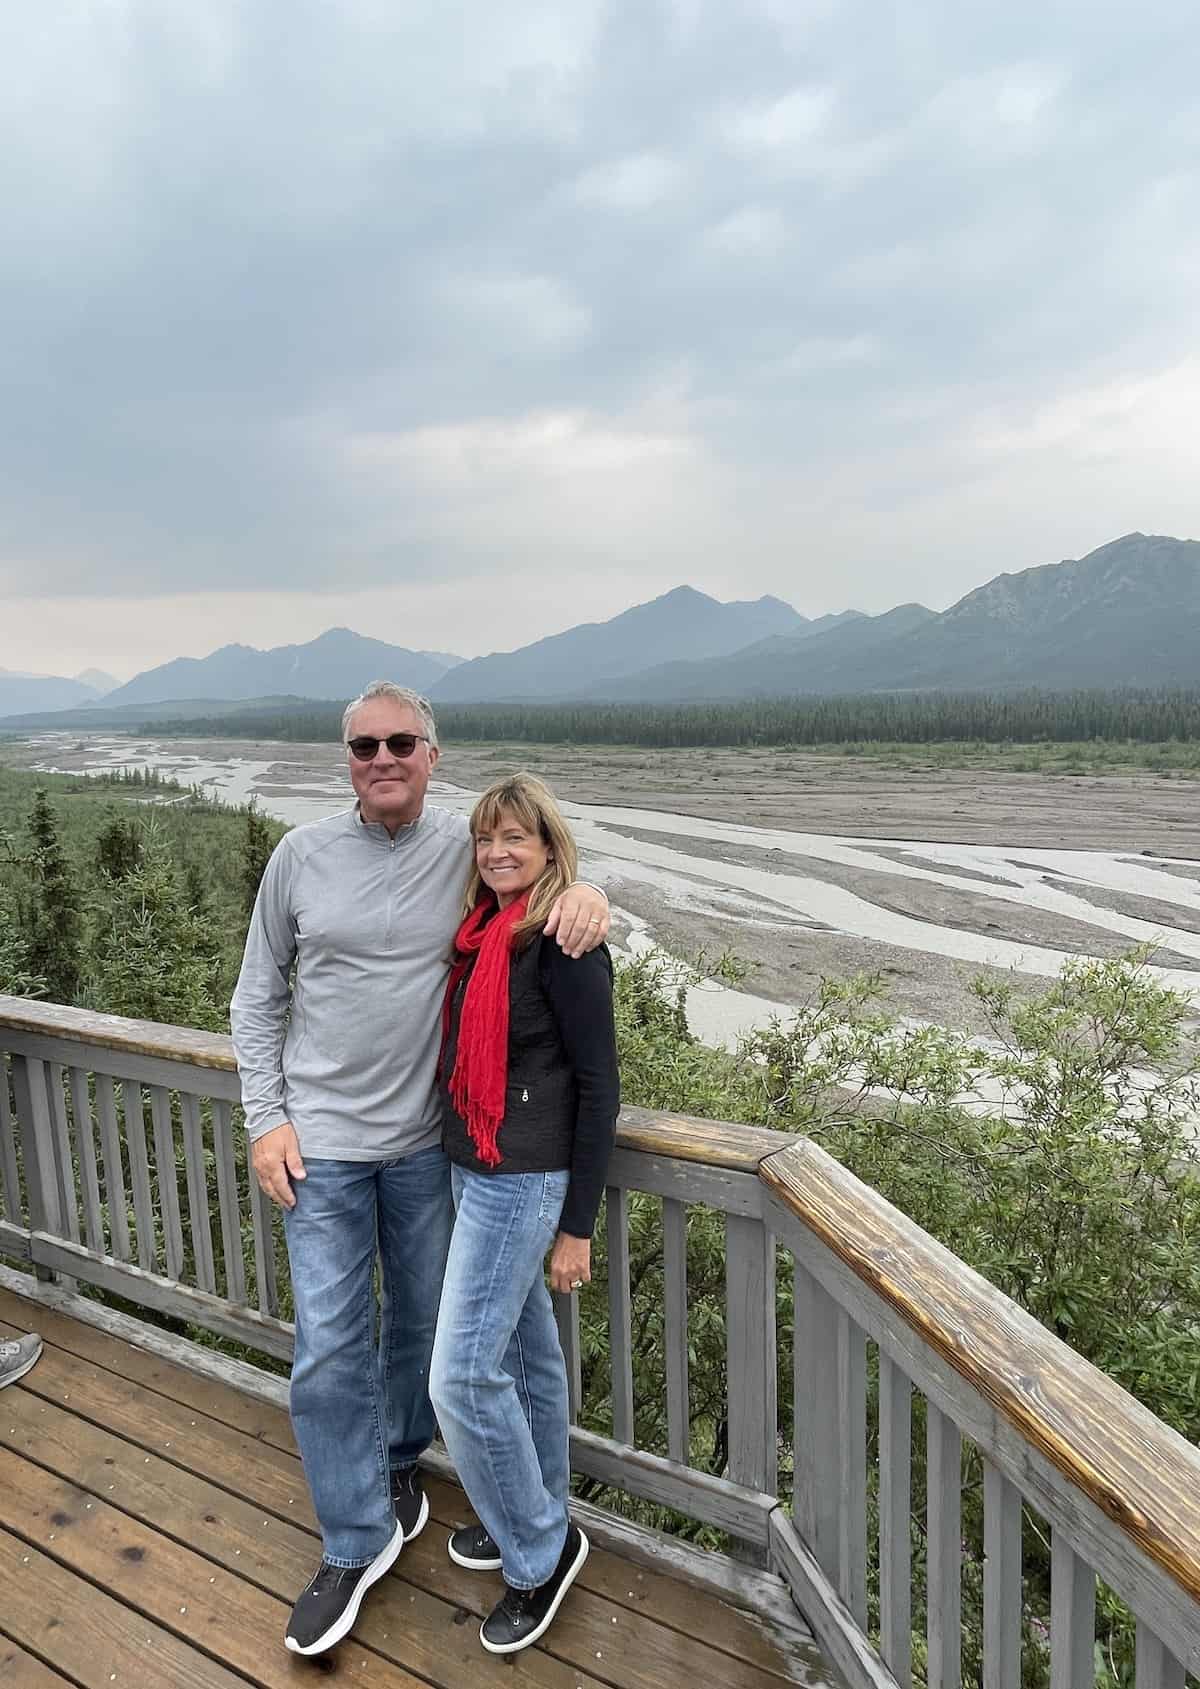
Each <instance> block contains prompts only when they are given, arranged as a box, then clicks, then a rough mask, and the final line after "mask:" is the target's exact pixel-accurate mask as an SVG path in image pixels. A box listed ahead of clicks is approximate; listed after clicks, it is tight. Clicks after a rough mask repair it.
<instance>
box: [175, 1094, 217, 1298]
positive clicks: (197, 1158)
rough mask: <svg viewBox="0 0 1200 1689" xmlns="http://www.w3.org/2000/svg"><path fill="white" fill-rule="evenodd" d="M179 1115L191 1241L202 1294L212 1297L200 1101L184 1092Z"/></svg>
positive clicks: (213, 1285)
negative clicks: (185, 1171) (185, 1169)
mask: <svg viewBox="0 0 1200 1689" xmlns="http://www.w3.org/2000/svg"><path fill="white" fill-rule="evenodd" d="M179 1113H180V1118H181V1120H182V1123H183V1159H184V1165H185V1166H186V1168H187V1193H188V1231H189V1233H190V1234H191V1239H192V1259H193V1261H194V1262H195V1265H196V1283H197V1285H198V1286H199V1287H200V1289H201V1290H207V1291H208V1292H209V1293H210V1294H211V1293H212V1292H213V1291H215V1290H216V1288H217V1279H216V1272H215V1270H214V1266H213V1242H212V1222H211V1220H210V1219H209V1213H208V1177H207V1174H206V1170H205V1163H204V1127H203V1125H202V1123H201V1119H200V1099H199V1098H198V1097H194V1096H192V1094H191V1093H190V1092H189V1091H181V1092H180V1094H179Z"/></svg>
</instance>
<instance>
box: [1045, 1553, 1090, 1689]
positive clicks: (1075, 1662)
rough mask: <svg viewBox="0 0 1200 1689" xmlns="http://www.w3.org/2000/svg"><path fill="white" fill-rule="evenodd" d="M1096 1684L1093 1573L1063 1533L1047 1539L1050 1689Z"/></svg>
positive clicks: (1082, 1688) (1085, 1687)
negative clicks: (1048, 1544) (1048, 1554)
mask: <svg viewBox="0 0 1200 1689" xmlns="http://www.w3.org/2000/svg"><path fill="white" fill-rule="evenodd" d="M1095 1681H1096V1574H1095V1572H1093V1571H1092V1569H1091V1567H1090V1566H1088V1565H1087V1564H1086V1563H1085V1562H1084V1561H1083V1560H1081V1559H1080V1558H1079V1556H1078V1555H1077V1554H1076V1552H1075V1550H1074V1549H1073V1548H1072V1547H1071V1544H1070V1542H1069V1541H1068V1539H1067V1538H1066V1537H1065V1536H1064V1534H1063V1533H1062V1531H1058V1530H1056V1531H1052V1532H1051V1536H1050V1689H1092V1686H1093V1684H1094V1683H1095Z"/></svg>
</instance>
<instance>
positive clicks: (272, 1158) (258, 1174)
mask: <svg viewBox="0 0 1200 1689" xmlns="http://www.w3.org/2000/svg"><path fill="white" fill-rule="evenodd" d="M250 1159H251V1161H252V1162H253V1164H254V1176H255V1178H256V1179H257V1180H258V1182H259V1184H260V1185H261V1186H262V1188H263V1190H264V1191H266V1193H267V1195H268V1196H269V1197H270V1198H271V1201H272V1202H277V1203H278V1204H279V1206H280V1207H281V1208H294V1207H295V1206H296V1193H295V1191H294V1190H293V1189H292V1186H291V1180H292V1179H304V1178H307V1176H308V1175H307V1174H306V1173H305V1171H304V1162H303V1161H302V1159H301V1157H300V1140H299V1138H298V1137H297V1136H296V1128H295V1127H294V1126H293V1125H292V1123H291V1121H290V1120H285V1121H284V1123H283V1125H282V1126H274V1127H272V1129H271V1130H270V1131H269V1132H264V1133H263V1135H262V1137H261V1138H255V1140H254V1142H253V1143H252V1144H251V1145H250Z"/></svg>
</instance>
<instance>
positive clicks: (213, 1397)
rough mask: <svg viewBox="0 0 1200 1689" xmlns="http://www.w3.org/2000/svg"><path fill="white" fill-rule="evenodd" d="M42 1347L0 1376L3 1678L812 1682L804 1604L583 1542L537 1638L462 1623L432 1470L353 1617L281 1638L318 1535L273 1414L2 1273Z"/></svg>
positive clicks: (596, 1684) (472, 1613) (204, 1684)
mask: <svg viewBox="0 0 1200 1689" xmlns="http://www.w3.org/2000/svg"><path fill="white" fill-rule="evenodd" d="M28 1330H38V1331H40V1332H41V1334H42V1336H43V1338H44V1339H45V1343H46V1348H45V1352H44V1354H43V1356H42V1358H41V1360H40V1361H39V1363H38V1364H37V1366H35V1367H34V1368H33V1370H32V1371H31V1372H30V1373H28V1374H27V1375H26V1377H25V1378H24V1379H22V1380H21V1381H20V1382H19V1383H18V1384H15V1385H10V1386H9V1387H8V1388H7V1389H5V1390H4V1391H3V1393H2V1394H0V1681H2V1682H3V1683H4V1684H5V1686H6V1689H50V1686H51V1685H62V1684H64V1683H67V1684H75V1685H81V1686H86V1689H91V1686H93V1685H95V1686H96V1689H103V1686H106V1685H111V1684H115V1685H118V1686H120V1685H131V1686H135V1689H169V1686H174V1685H181V1686H188V1689H225V1686H226V1685H228V1686H230V1689H232V1686H234V1685H242V1684H246V1683H251V1684H262V1685H275V1684H282V1683H289V1684H293V1683H296V1682H302V1681H314V1682H315V1680H316V1678H317V1677H319V1676H339V1675H340V1676H341V1677H343V1678H344V1679H345V1680H346V1681H348V1682H353V1683H355V1684H361V1685H363V1686H364V1689H375V1686H380V1689H382V1686H388V1689H393V1686H394V1689H400V1686H413V1689H416V1686H419V1685H436V1686H438V1689H474V1686H476V1685H487V1684H504V1685H508V1686H509V1689H511V1686H512V1685H513V1683H514V1681H516V1680H519V1681H521V1682H523V1683H525V1684H529V1685H535V1686H537V1689H600V1686H601V1685H608V1686H611V1689H684V1686H686V1689H782V1686H783V1685H784V1684H797V1683H798V1684H806V1685H827V1684H828V1683H829V1682H830V1680H831V1674H830V1671H829V1668H828V1667H827V1666H826V1665H825V1664H824V1663H823V1662H822V1661H821V1659H820V1656H819V1654H818V1653H817V1651H816V1649H815V1647H814V1645H813V1643H812V1641H811V1638H810V1637H809V1636H808V1634H807V1632H806V1631H805V1629H804V1627H803V1625H802V1624H801V1623H799V1621H797V1622H796V1623H795V1624H794V1625H789V1624H787V1623H786V1622H781V1621H780V1620H779V1619H778V1618H777V1617H776V1618H773V1619H771V1620H767V1619H764V1618H763V1617H762V1616H761V1615H759V1614H753V1613H749V1612H744V1611H740V1610H738V1609H736V1608H734V1607H731V1606H729V1605H726V1604H725V1603H723V1602H721V1601H720V1600H718V1599H716V1598H715V1597H714V1596H712V1595H710V1594H708V1593H706V1592H704V1591H702V1590H699V1589H697V1588H696V1587H694V1586H693V1585H690V1584H689V1583H688V1582H686V1581H684V1580H682V1579H680V1578H678V1577H676V1576H673V1575H669V1574H668V1573H667V1572H664V1571H661V1570H651V1569H647V1568H646V1567H645V1566H644V1565H637V1564H635V1563H634V1562H633V1561H632V1560H629V1559H626V1558H624V1557H622V1556H620V1555H617V1554H615V1553H611V1552H606V1551H604V1550H603V1549H598V1548H596V1547H593V1551H592V1553H591V1555H590V1557H589V1559H588V1562H587V1565H586V1567H585V1569H584V1571H583V1573H582V1574H581V1577H580V1581H579V1583H578V1584H577V1585H576V1587H575V1589H574V1590H572V1592H571V1594H570V1596H569V1597H568V1599H567V1601H566V1603H565V1604H564V1607H563V1610H562V1612H561V1614H560V1615H559V1618H558V1620H557V1621H556V1623H555V1624H554V1626H553V1627H552V1629H551V1630H550V1631H549V1632H548V1634H547V1636H546V1638H545V1642H544V1644H543V1646H541V1647H538V1648H533V1649H530V1650H529V1651H528V1652H526V1653H523V1654H521V1655H519V1656H517V1657H516V1658H515V1659H510V1660H508V1661H503V1660H498V1659H493V1658H491V1657H490V1656H488V1655H486V1654H485V1653H484V1652H483V1650H482V1648H481V1647H480V1645H479V1640H478V1634H477V1632H478V1620H479V1618H480V1617H481V1616H482V1615H483V1614H484V1613H486V1612H487V1611H488V1610H489V1608H490V1607H491V1605H492V1604H493V1603H494V1601H495V1600H496V1598H497V1595H498V1592H499V1588H500V1585H499V1577H498V1574H492V1575H483V1576H481V1575H479V1574H477V1573H470V1572H467V1571H464V1570H462V1569H460V1568H459V1567H457V1566H455V1565H454V1564H453V1563H452V1562H451V1561H450V1559H449V1558H448V1556H447V1554H446V1538H447V1536H448V1534H449V1531H450V1529H451V1528H453V1526H454V1525H455V1524H458V1523H462V1522H463V1521H464V1520H466V1519H468V1518H469V1517H470V1512H469V1509H468V1508H467V1506H466V1503H465V1500H464V1497H463V1494H462V1492H461V1490H459V1489H457V1488H455V1487H454V1486H452V1485H450V1484H447V1483H444V1482H441V1481H437V1480H433V1481H431V1483H430V1503H431V1508H432V1517H431V1519H430V1523H429V1525H428V1526H427V1527H426V1529H425V1531H424V1532H423V1533H422V1535H421V1536H420V1538H419V1539H418V1540H417V1541H416V1542H414V1543H413V1544H411V1545H410V1546H409V1547H408V1548H406V1549H405V1551H404V1553H403V1555H402V1556H401V1559H400V1562H399V1564H398V1566H397V1569H396V1571H395V1572H393V1573H392V1574H391V1575H389V1576H388V1577H387V1578H386V1579H385V1580H384V1582H383V1583H382V1584H381V1586H380V1587H379V1589H378V1590H376V1591H375V1592H373V1594H372V1595H371V1596H370V1597H369V1598H368V1601H367V1603H366V1604H365V1606H364V1609H363V1613H362V1615H361V1617H360V1620H359V1623H358V1626H357V1628H356V1631H355V1633H354V1635H353V1636H352V1637H351V1638H350V1639H349V1640H347V1641H346V1642H344V1643H343V1644H342V1645H341V1646H340V1647H339V1648H338V1649H337V1650H336V1651H335V1652H334V1653H332V1654H330V1655H327V1656H325V1657H324V1659H322V1660H318V1661H303V1660H300V1659H298V1658H297V1657H296V1656H294V1655H291V1654H289V1653H288V1652H287V1651H286V1650H285V1648H284V1646H283V1628H284V1624H285V1621H286V1619H287V1615H288V1610H289V1606H290V1601H291V1599H292V1597H293V1596H294V1595H295V1594H296V1592H297V1591H298V1590H299V1589H300V1588H301V1587H302V1586H303V1584H304V1583H305V1581H306V1580H307V1578H308V1577H309V1576H310V1574H311V1572H312V1570H313V1568H314V1566H315V1564H316V1561H317V1559H318V1557H319V1553H320V1548H319V1539H318V1537H317V1534H316V1529H315V1522H314V1519H313V1515H312V1511H311V1508H310V1506H309V1501H308V1495H307V1491H306V1489H305V1486H304V1479H303V1475H302V1472H301V1468H300V1462H299V1460H298V1458H297V1456H296V1453H295V1445H294V1443H293V1441H292V1435H291V1428H290V1425H289V1423H288V1419H287V1415H286V1413H284V1412H283V1411H282V1410H281V1409H279V1408H277V1407H275V1406H273V1405H270V1404H268V1403H264V1402H262V1401H258V1400H254V1399H252V1398H250V1397H248V1396H246V1395H244V1394H242V1393H241V1392H240V1391H238V1390H236V1389H234V1388H232V1387H231V1386H229V1385H228V1384H225V1383H222V1382H218V1381H216V1380H214V1379H212V1378H209V1377H205V1376H202V1375H201V1374H199V1373H196V1372H193V1371H191V1370H190V1369H188V1368H186V1367H183V1366H178V1365H174V1364H172V1363H171V1362H169V1361H166V1360H163V1359H160V1358H158V1357H157V1356H156V1355H154V1354H152V1353H150V1352H148V1351H146V1350H143V1349H139V1348H137V1347H136V1346H134V1345H132V1344H130V1343H126V1342H123V1341H121V1340H120V1339H119V1338H117V1337H114V1336H112V1335H110V1334H109V1333H108V1332H106V1331H103V1330H100V1329H97V1328H96V1327H94V1326H91V1325H88V1324H85V1323H82V1322H81V1321H79V1320H76V1319H72V1318H69V1317H68V1316H66V1315H64V1314H63V1313H60V1312H57V1311H55V1310H53V1309H50V1308H47V1307H44V1306H42V1305H41V1304H37V1305H34V1304H33V1303H31V1302H29V1301H27V1300H25V1299H24V1298H23V1297H19V1296H16V1295H14V1294H12V1293H11V1292H10V1291H7V1290H4V1289H0V1336H15V1335H17V1334H19V1333H20V1332H23V1331H28Z"/></svg>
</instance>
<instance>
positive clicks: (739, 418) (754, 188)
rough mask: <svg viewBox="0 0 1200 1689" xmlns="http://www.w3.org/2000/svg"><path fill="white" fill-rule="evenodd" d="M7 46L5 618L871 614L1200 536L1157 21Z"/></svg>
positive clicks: (1182, 235) (70, 29) (419, 30)
mask: <svg viewBox="0 0 1200 1689" xmlns="http://www.w3.org/2000/svg"><path fill="white" fill-rule="evenodd" d="M14 10H17V11H21V10H26V11H27V14H28V15H27V19H26V22H27V25H28V27H27V28H20V27H18V29H17V30H16V31H15V38H16V39H17V40H18V42H19V43H20V46H19V49H18V50H17V51H14V52H12V53H11V54H10V55H9V56H8V57H7V58H6V61H5V64H4V66H3V68H0V193H2V196H3V202H4V204H5V205H6V206H7V207H10V208H11V211H10V214H9V222H8V227H7V228H6V238H5V241H4V246H3V252H2V254H0V286H2V289H3V294H2V298H3V307H4V320H5V324H6V332H5V334H4V336H3V337H2V338H0V380H2V381H3V388H4V392H5V396H6V403H5V406H4V409H3V413H2V415H0V596H6V597H8V598H10V599H16V598H23V599H29V598H33V597H37V596H43V595H44V596H45V597H47V598H53V597H71V596H89V597H103V596H106V595H111V596H122V595H132V594H173V593H177V592H181V591H188V592H196V591H208V592H214V593H230V594H232V593H241V592H246V591H247V590H249V589H254V590H255V591H257V592H260V593H261V592H264V591H267V592H269V591H272V590H274V591H278V592H279V593H280V594H287V593H309V594H311V593H321V592H329V591H331V590H332V589H333V588H334V587H337V588H338V590H339V591H345V590H355V591H361V590H364V589H367V588H370V587H371V586H372V585H373V584H374V583H395V582H397V581H402V580H405V579H412V580H414V581H428V580H429V579H430V578H431V577H435V578H437V579H439V580H447V581H454V580H461V581H464V582H466V581H469V580H472V581H473V580H481V579H484V578H486V577H489V576H490V575H492V574H493V573H494V572H495V571H497V570H499V569H502V568H509V567H511V566H512V564H513V561H514V559H517V560H519V562H520V565H521V567H522V568H525V569H529V570H531V571H532V572H533V576H534V578H536V571H537V569H538V568H539V567H544V568H550V567H553V568H554V569H555V570H556V571H559V572H565V573H566V574H567V575H568V576H569V575H571V573H572V572H573V571H578V572H579V573H580V574H581V575H588V576H591V575H592V574H593V573H594V571H596V570H597V569H611V570H612V571H613V578H614V580H619V581H621V582H624V581H625V579H626V577H627V575H628V574H629V572H630V571H641V574H642V577H643V578H644V579H645V580H646V582H647V588H648V590H657V589H658V586H659V585H660V584H662V585H665V584H670V583H671V582H672V581H674V580H678V579H680V578H690V579H693V580H695V581H696V583H697V584H707V585H709V586H710V587H712V588H713V589H717V590H720V589H721V588H723V587H724V588H727V589H729V590H732V591H736V592H738V593H739V594H745V593H746V592H749V591H767V590H773V591H779V592H782V593H783V594H784V595H785V596H788V597H790V598H791V599H793V601H795V602H796V603H797V604H799V605H801V607H803V608H806V609H812V610H821V609H827V608H837V607H841V605H842V603H843V602H850V601H853V602H858V603H861V604H862V605H863V606H864V607H866V608H882V607H884V606H885V605H886V604H888V603H891V602H894V601H896V600H897V599H901V598H914V597H920V598H925V599H926V600H927V601H930V602H934V603H939V602H946V601H947V600H948V599H949V598H951V597H953V596H955V595H956V594H957V593H958V592H961V591H963V590H966V588H968V587H969V586H971V585H973V584H975V583H976V582H977V581H978V580H980V579H981V578H983V577H984V576H985V575H987V574H989V573H991V572H993V571H994V569H996V568H1000V567H1006V566H1011V567H1022V566H1025V565H1026V564H1028V563H1033V562H1040V561H1045V560H1047V559H1048V558H1050V557H1053V556H1057V555H1062V554H1063V553H1064V552H1072V553H1078V552H1080V551H1083V550H1085V549H1087V548H1088V546H1089V545H1091V544H1095V543H1099V542H1100V541H1101V540H1103V539H1105V538H1108V537H1111V535H1112V533H1114V532H1116V531H1119V529H1121V528H1124V527H1132V526H1142V527H1148V528H1153V527H1158V528H1161V529H1167V530H1174V531H1195V529H1196V527H1197V526H1198V524H1197V523H1196V520H1195V493H1194V486H1195V476H1194V465H1193V464H1189V462H1188V461H1187V459H1188V455H1189V452H1190V448H1189V447H1188V445H1187V441H1186V434H1185V433H1183V432H1181V431H1180V429H1181V427H1182V429H1186V428H1187V427H1189V426H1192V427H1194V423H1193V422H1192V421H1191V417H1192V407H1193V405H1194V401H1195V399H1196V398H1197V397H1198V396H1200V392H1198V388H1200V381H1198V378H1197V369H1196V364H1195V362H1194V349H1195V346H1196V338H1195V330H1196V324H1197V314H1198V307H1197V304H1196V301H1197V298H1198V296H1200V295H1198V289H1197V283H1198V281H1200V234H1198V233H1197V230H1198V229H1200V220H1198V219H1197V216H1196V212H1197V208H1198V205H1200V166H1198V159H1200V119H1198V118H1197V115H1196V111H1197V108H1196V104H1195V98H1194V86H1193V84H1194V65H1195V62H1196V57H1197V49H1198V48H1200V21H1198V20H1197V18H1196V16H1195V15H1194V14H1193V12H1192V11H1191V9H1190V8H1186V7H1181V6H1179V5H1178V0H1145V3H1144V4H1142V5H1141V6H1140V7H1139V9H1138V11H1137V15H1136V18H1131V17H1130V15H1129V13H1128V9H1127V7H1125V6H1123V5H1117V4H1113V3H1111V0H1100V3H1097V0H1092V3H1091V4H1088V5H1083V4H1077V3H1075V0H1057V3H1055V0H1013V3H1012V4H1010V5H1008V6H1006V7H1003V8H1001V7H966V6H963V5H961V4H959V3H955V0H924V3H922V4H917V3H914V0H896V3H895V4H893V5H891V6H889V7H886V8H885V7H881V6H879V5H878V4H877V0H841V3H836V0H828V3H817V0H814V3H810V4H804V3H802V0H675V3H673V4H668V3H666V0H610V3H605V0H573V3H568V0H512V3H511V4H510V5H507V6H505V7H502V8H499V7H496V6H495V5H494V4H491V3H490V0H467V3H464V4H463V5H461V6H459V7H455V8H439V7H433V6H428V7H394V6H386V5H384V4H382V3H381V0H341V3H340V4H339V5H338V6H336V7H331V6H328V5H324V4H318V3H317V0H263V4H261V5H258V6H255V7H245V6H241V5H238V4H236V3H235V0H190V3H189V0H180V3H179V4H176V5H175V6H173V7H171V8H169V9H168V8H163V7H162V6H161V5H159V4H157V3H156V0H125V4H123V5H121V4H113V5H110V6H106V7H104V8H82V7H80V8H64V9H62V10H61V11H59V10H58V9H50V21H49V22H47V21H46V17H47V9H46V8H43V7H38V8H35V7H34V6H33V5H32V3H31V0H26V4H25V6H24V7H22V6H20V5H18V6H16V7H15V8H14ZM624 602H628V600H627V599H622V601H621V602H614V603H613V604H612V606H611V610H612V611H614V612H615V610H617V609H619V608H621V607H623V603H624ZM230 622H231V626H230V637H236V636H237V628H236V625H234V624H235V623H236V610H235V609H233V608H231V611H230ZM466 631H467V632H468V634H469V633H470V631H471V630H470V629H469V628H468V629H467V630H466ZM537 631H539V632H541V631H548V630H547V629H543V628H539V629H538V630H537ZM488 632H489V629H488V624H487V618H486V615H484V616H482V617H481V620H480V626H479V628H478V630H477V634H476V637H474V638H472V639H471V640H470V643H471V644H472V645H473V647H474V648H486V646H487V644H488V642H489V640H488ZM439 637H443V636H439ZM433 640H434V635H433V632H432V630H431V632H430V635H429V638H428V639H427V640H425V641H423V642H425V643H432V642H433ZM3 660H4V657H3V653H0V662H2V661H3Z"/></svg>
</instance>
